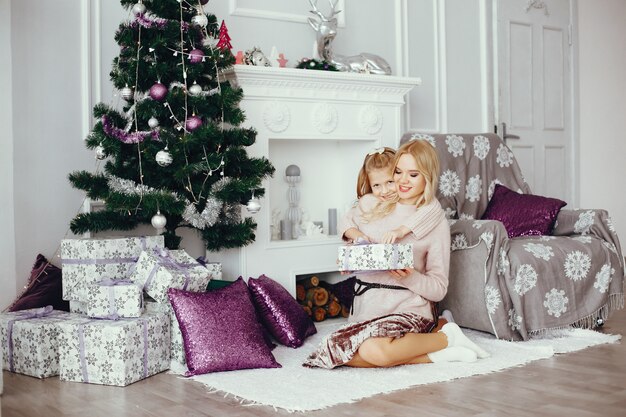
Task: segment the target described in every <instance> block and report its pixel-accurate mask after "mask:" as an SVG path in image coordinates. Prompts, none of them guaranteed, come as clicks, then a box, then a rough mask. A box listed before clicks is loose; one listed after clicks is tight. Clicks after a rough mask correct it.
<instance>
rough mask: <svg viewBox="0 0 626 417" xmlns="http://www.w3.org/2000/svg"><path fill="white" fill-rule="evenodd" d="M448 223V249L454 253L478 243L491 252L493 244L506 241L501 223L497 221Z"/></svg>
mask: <svg viewBox="0 0 626 417" xmlns="http://www.w3.org/2000/svg"><path fill="white" fill-rule="evenodd" d="M448 221H449V223H450V242H451V246H450V249H451V250H452V251H453V252H454V251H456V250H460V249H468V248H472V247H475V246H477V245H478V244H480V242H484V243H485V244H486V245H487V249H488V251H490V250H491V248H492V246H493V244H494V243H495V242H502V240H505V239H508V234H507V232H506V229H505V228H504V225H503V224H502V222H499V221H497V220H464V219H463V220H448Z"/></svg>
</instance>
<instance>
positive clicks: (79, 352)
mask: <svg viewBox="0 0 626 417" xmlns="http://www.w3.org/2000/svg"><path fill="white" fill-rule="evenodd" d="M58 328H59V336H58V339H59V378H60V379H61V381H74V382H86V383H92V384H103V385H117V386H126V385H129V384H132V383H133V382H136V381H139V380H141V379H144V378H147V377H149V376H152V375H155V374H157V373H159V372H162V371H165V370H167V369H169V364H170V319H169V317H168V316H167V314H165V313H158V312H155V313H147V314H144V315H142V316H141V317H138V318H122V319H119V320H101V319H91V318H88V317H80V318H74V319H70V320H66V321H63V322H62V323H59V324H58Z"/></svg>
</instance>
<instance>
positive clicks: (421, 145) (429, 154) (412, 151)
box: [363, 139, 439, 221]
mask: <svg viewBox="0 0 626 417" xmlns="http://www.w3.org/2000/svg"><path fill="white" fill-rule="evenodd" d="M402 155H411V156H412V157H413V158H414V159H415V162H416V163H417V171H418V172H419V173H420V175H422V176H423V177H424V180H425V182H426V184H425V186H424V193H423V194H422V196H421V197H420V199H419V200H418V201H417V204H416V205H417V207H421V206H424V205H426V204H430V203H431V202H432V201H433V200H434V199H435V197H436V194H437V183H438V179H439V157H438V156H437V151H436V150H435V148H434V146H432V145H431V144H430V143H429V142H428V141H425V140H421V139H417V140H412V141H409V142H406V143H405V144H404V145H402V146H400V148H398V150H397V151H396V157H395V159H394V162H393V169H394V172H395V169H396V166H397V165H398V161H399V160H400V157H401V156H402ZM398 201H399V197H397V198H395V199H393V200H390V201H381V202H379V203H378V204H376V206H375V207H374V208H373V209H372V211H371V212H369V213H365V214H364V215H363V218H364V219H365V220H366V221H371V220H376V219H380V218H382V217H385V216H387V215H388V214H390V213H391V212H393V210H394V209H395V208H396V204H397V203H398Z"/></svg>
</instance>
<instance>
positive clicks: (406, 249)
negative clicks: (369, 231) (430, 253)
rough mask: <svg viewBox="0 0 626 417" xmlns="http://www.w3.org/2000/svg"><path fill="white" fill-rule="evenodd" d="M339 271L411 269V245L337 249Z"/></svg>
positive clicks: (376, 245) (382, 244) (346, 246)
mask: <svg viewBox="0 0 626 417" xmlns="http://www.w3.org/2000/svg"><path fill="white" fill-rule="evenodd" d="M338 249H339V250H338V256H337V265H338V266H339V270H340V271H387V270H391V269H404V268H412V267H413V245H412V244H403V243H394V244H386V243H376V244H370V245H361V244H358V245H345V246H340V247H339V248H338Z"/></svg>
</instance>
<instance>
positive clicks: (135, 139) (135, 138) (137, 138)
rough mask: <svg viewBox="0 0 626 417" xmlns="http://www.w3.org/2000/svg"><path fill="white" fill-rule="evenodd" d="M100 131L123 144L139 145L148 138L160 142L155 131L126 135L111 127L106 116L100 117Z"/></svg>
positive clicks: (124, 132)
mask: <svg viewBox="0 0 626 417" xmlns="http://www.w3.org/2000/svg"><path fill="white" fill-rule="evenodd" d="M102 130H104V133H106V134H107V135H109V136H111V137H114V138H115V139H117V140H119V141H120V142H123V143H140V142H143V141H144V140H146V139H147V138H148V137H152V140H157V141H158V140H161V138H160V136H159V131H158V130H157V129H154V130H148V131H139V132H132V133H127V132H126V131H124V130H123V129H120V128H118V127H115V126H113V124H112V123H111V120H110V119H109V118H108V117H107V116H106V115H104V116H102Z"/></svg>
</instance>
